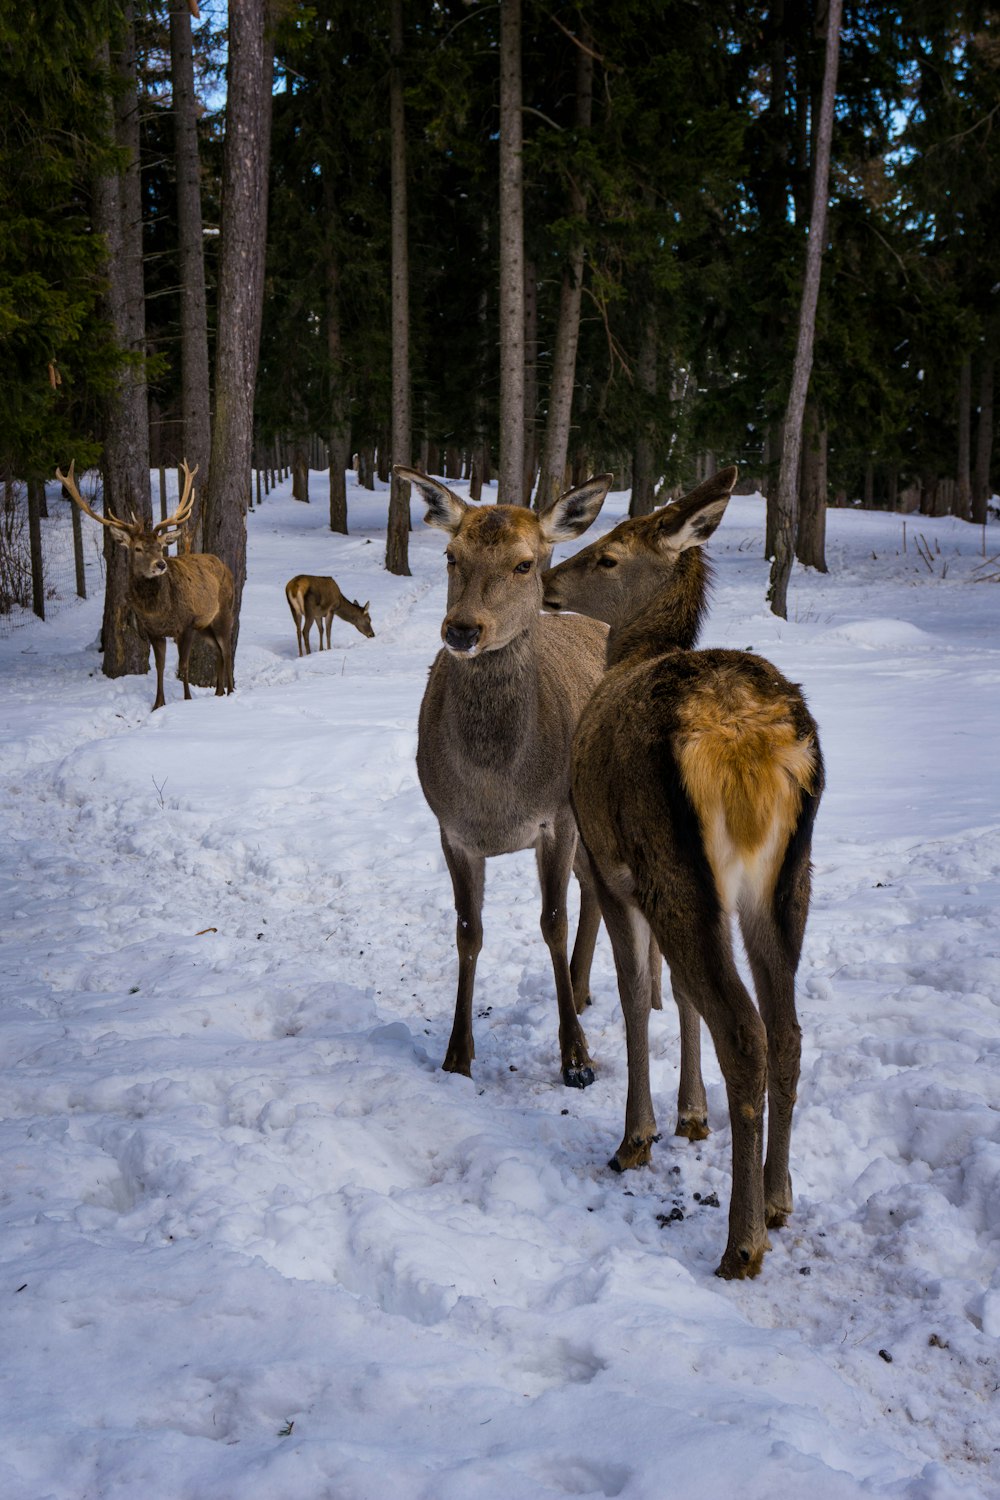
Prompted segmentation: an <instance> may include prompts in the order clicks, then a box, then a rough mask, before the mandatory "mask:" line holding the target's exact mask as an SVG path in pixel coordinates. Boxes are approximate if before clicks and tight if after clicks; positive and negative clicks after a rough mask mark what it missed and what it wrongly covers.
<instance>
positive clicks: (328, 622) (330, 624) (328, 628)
mask: <svg viewBox="0 0 1000 1500" xmlns="http://www.w3.org/2000/svg"><path fill="white" fill-rule="evenodd" d="M332 629H333V612H332V611H331V613H330V614H328V615H327V617H326V649H327V650H328V651H329V650H330V631H331V630H332ZM319 635H320V644H321V645H322V642H323V621H322V620H320V622H319Z"/></svg>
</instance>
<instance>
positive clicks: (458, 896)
mask: <svg viewBox="0 0 1000 1500" xmlns="http://www.w3.org/2000/svg"><path fill="white" fill-rule="evenodd" d="M441 847H442V849H443V850H444V857H445V860H446V862H447V865H448V870H449V873H450V875H451V883H452V889H453V890H454V893H455V917H456V924H455V946H456V947H457V949H458V994H457V996H456V998H455V1019H454V1021H453V1022H452V1028H451V1037H450V1039H449V1042H448V1050H447V1052H446V1053H445V1058H444V1062H443V1063H442V1064H441V1066H442V1068H443V1069H444V1071H445V1072H446V1073H464V1074H465V1076H466V1078H471V1077H472V1059H473V1058H474V1057H475V1055H476V1048H475V1043H474V1042H473V1039H472V996H473V992H474V990H475V986H476V963H477V960H478V958H479V954H480V951H481V949H482V946H483V889H484V886H485V876H486V860H485V859H484V858H483V856H482V855H474V854H469V853H468V852H467V851H466V850H464V849H461V848H459V847H458V846H456V845H454V844H451V843H449V842H448V837H447V835H446V833H445V831H444V829H443V828H442V829H441Z"/></svg>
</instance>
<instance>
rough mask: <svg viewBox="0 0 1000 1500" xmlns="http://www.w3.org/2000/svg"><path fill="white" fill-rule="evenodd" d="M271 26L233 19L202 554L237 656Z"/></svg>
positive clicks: (247, 4)
mask: <svg viewBox="0 0 1000 1500" xmlns="http://www.w3.org/2000/svg"><path fill="white" fill-rule="evenodd" d="M269 21H270V16H269V7H268V0H241V3H240V4H239V5H234V6H232V7H231V9H230V11H229V60H228V65H227V97H226V137H225V143H224V146H223V156H222V224H221V240H220V245H219V295H218V302H219V313H218V333H217V336H216V352H215V418H214V422H213V425H212V461H211V468H210V470H209V476H208V488H207V492H206V495H205V513H204V546H205V551H206V552H214V553H215V554H216V555H217V556H218V557H221V558H222V560H223V562H225V563H227V564H228V565H229V567H230V568H231V569H232V574H233V582H234V585H235V598H234V604H233V616H234V618H233V651H234V653H235V650H236V642H237V638H238V634H239V619H240V604H241V602H242V598H243V584H244V581H245V579H246V548H247V528H246V512H247V500H248V475H249V472H250V456H251V453H252V451H253V397H254V384H255V381H256V377H257V355H258V350H259V345H260V319H261V310H262V307H263V296H264V245H265V237H266V231H267V164H268V154H269V149H270V138H271V89H272V78H273V37H272V35H271V30H270V24H269ZM211 655H212V665H211V672H212V675H211V677H210V678H208V674H207V673H205V674H204V675H202V674H201V673H199V676H198V679H197V680H198V681H199V682H202V683H203V684H204V683H205V682H206V678H208V680H209V681H214V673H215V662H214V653H211Z"/></svg>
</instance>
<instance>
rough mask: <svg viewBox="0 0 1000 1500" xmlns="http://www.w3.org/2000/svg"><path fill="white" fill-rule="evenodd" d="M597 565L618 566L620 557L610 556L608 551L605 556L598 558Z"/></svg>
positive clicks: (600, 566) (603, 566) (601, 566)
mask: <svg viewBox="0 0 1000 1500" xmlns="http://www.w3.org/2000/svg"><path fill="white" fill-rule="evenodd" d="M597 566H598V567H599V568H617V566H618V559H617V557H610V556H609V555H608V553H607V552H605V554H604V556H603V557H599V558H598V559H597Z"/></svg>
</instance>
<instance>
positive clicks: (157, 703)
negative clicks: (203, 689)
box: [149, 635, 191, 712]
mask: <svg viewBox="0 0 1000 1500" xmlns="http://www.w3.org/2000/svg"><path fill="white" fill-rule="evenodd" d="M149 644H150V645H151V646H152V648H153V660H154V662H155V663H156V697H155V699H154V700H153V712H155V711H156V709H158V708H163V707H164V705H165V704H166V701H167V700H166V698H164V696H163V668H164V667H165V665H166V661H167V641H166V637H165V636H162V635H154V636H153V637H152V638H151V640H150V642H149ZM190 696H191V695H190V693H188V697H190Z"/></svg>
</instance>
